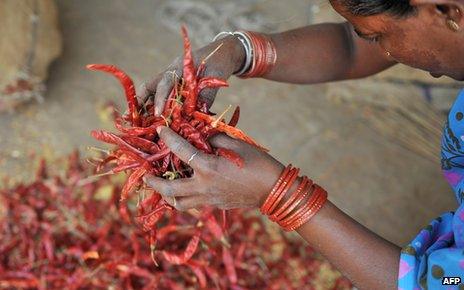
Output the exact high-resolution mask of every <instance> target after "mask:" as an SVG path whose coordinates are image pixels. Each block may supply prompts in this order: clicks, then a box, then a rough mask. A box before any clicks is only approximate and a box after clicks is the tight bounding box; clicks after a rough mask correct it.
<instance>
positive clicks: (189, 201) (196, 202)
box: [169, 196, 205, 211]
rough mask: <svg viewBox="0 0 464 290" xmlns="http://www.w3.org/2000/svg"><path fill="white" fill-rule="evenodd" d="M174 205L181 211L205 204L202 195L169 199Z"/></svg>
mask: <svg viewBox="0 0 464 290" xmlns="http://www.w3.org/2000/svg"><path fill="white" fill-rule="evenodd" d="M169 204H171V205H172V206H173V207H175V208H176V209H177V210H179V211H186V210H189V209H192V208H198V207H201V206H203V205H204V204H205V202H204V199H203V198H202V197H201V196H188V197H179V198H175V199H172V200H171V201H169Z"/></svg>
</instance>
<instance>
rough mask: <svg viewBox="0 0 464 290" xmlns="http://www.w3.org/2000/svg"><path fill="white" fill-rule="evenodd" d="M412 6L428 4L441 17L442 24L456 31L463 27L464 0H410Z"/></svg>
mask: <svg viewBox="0 0 464 290" xmlns="http://www.w3.org/2000/svg"><path fill="white" fill-rule="evenodd" d="M410 4H411V5H413V6H417V7H420V6H425V5H429V6H431V8H432V11H433V13H435V14H436V15H438V16H439V17H441V18H443V21H444V24H446V26H447V27H448V28H449V29H451V30H453V31H458V30H460V29H461V28H464V18H463V14H464V1H461V0H411V1H410Z"/></svg>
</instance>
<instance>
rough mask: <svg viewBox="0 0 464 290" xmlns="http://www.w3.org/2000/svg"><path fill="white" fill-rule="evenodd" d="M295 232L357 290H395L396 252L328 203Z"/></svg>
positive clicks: (397, 249) (395, 247)
mask: <svg viewBox="0 0 464 290" xmlns="http://www.w3.org/2000/svg"><path fill="white" fill-rule="evenodd" d="M297 232H298V233H299V234H300V235H301V237H302V238H303V239H305V240H306V241H307V242H308V243H309V244H310V245H311V246H312V247H313V248H314V249H315V250H316V251H318V252H320V253H321V254H322V255H324V256H325V257H326V258H327V259H328V260H329V261H330V262H331V263H332V264H333V265H334V266H335V267H336V268H337V269H339V270H340V271H341V272H342V273H343V274H344V275H345V276H346V277H348V278H349V279H350V280H351V281H352V282H353V284H354V285H356V287H358V288H359V289H378V290H382V289H386V290H390V289H396V288H397V279H398V265H399V260H400V250H401V249H400V248H399V247H398V246H396V245H394V244H392V243H390V242H388V241H387V240H385V239H383V238H381V237H379V236H378V235H376V234H375V233H373V232H372V231H370V230H369V229H367V228H365V227H363V226H362V225H361V224H360V223H358V222H357V221H355V220H354V219H352V218H351V217H349V216H348V215H347V214H345V213H344V212H342V211H341V210H340V209H338V208H337V207H336V206H335V205H334V204H332V203H331V202H329V201H328V202H327V203H326V204H325V205H324V207H323V208H322V209H321V210H320V211H319V212H318V213H317V214H316V215H315V216H314V217H313V218H312V219H310V220H309V221H308V222H307V223H306V224H304V225H303V226H302V227H300V228H299V229H298V230H297Z"/></svg>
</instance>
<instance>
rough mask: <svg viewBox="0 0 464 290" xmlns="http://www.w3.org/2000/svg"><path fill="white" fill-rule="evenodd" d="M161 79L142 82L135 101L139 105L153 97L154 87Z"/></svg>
mask: <svg viewBox="0 0 464 290" xmlns="http://www.w3.org/2000/svg"><path fill="white" fill-rule="evenodd" d="M160 79H161V77H160V76H158V77H156V78H154V79H152V80H151V81H148V82H144V83H143V84H142V85H141V86H140V88H139V93H138V94H137V99H138V102H139V104H145V103H146V102H147V101H148V100H149V98H150V96H154V95H155V93H156V86H157V85H158V83H159V81H160Z"/></svg>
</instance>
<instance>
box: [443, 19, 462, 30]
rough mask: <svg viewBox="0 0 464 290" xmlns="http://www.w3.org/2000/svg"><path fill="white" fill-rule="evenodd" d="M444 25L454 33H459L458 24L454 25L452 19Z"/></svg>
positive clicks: (454, 22)
mask: <svg viewBox="0 0 464 290" xmlns="http://www.w3.org/2000/svg"><path fill="white" fill-rule="evenodd" d="M446 24H447V25H448V28H449V29H451V30H453V31H454V32H456V31H459V29H461V27H459V24H457V23H456V21H454V20H453V19H447V20H446Z"/></svg>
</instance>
